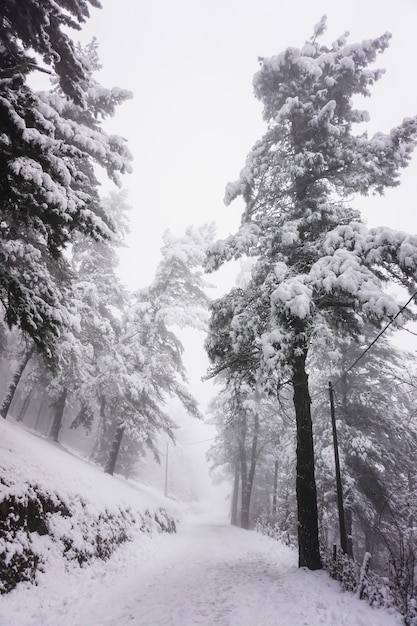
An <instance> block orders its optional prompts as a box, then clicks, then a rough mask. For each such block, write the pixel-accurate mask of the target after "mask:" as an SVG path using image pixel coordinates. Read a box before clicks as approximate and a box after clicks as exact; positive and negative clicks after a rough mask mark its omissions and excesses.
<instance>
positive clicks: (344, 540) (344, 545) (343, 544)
mask: <svg viewBox="0 0 417 626" xmlns="http://www.w3.org/2000/svg"><path fill="white" fill-rule="evenodd" d="M329 397H330V414H331V418H332V431H333V448H334V463H335V466H336V491H337V508H338V512H339V531H340V547H341V548H342V551H343V552H344V553H345V554H347V555H348V556H352V554H350V551H349V546H350V542H348V540H347V534H346V522H345V511H344V507H343V488H342V479H341V475H340V460H339V446H338V443H337V431H336V417H335V411H334V397H333V386H332V383H331V381H329Z"/></svg>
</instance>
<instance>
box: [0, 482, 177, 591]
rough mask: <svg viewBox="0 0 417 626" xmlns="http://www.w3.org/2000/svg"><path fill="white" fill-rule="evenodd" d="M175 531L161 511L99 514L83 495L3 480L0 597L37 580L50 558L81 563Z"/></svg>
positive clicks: (120, 510) (123, 509) (124, 509)
mask: <svg viewBox="0 0 417 626" xmlns="http://www.w3.org/2000/svg"><path fill="white" fill-rule="evenodd" d="M155 531H156V532H169V533H172V532H175V531H176V528H175V522H174V520H173V519H172V518H171V517H170V516H169V515H168V513H167V512H166V511H165V510H164V509H162V508H159V509H157V510H156V511H154V512H150V511H148V510H146V511H145V512H143V513H140V512H138V511H135V510H133V509H131V508H130V507H127V506H123V505H117V506H113V508H112V509H104V510H98V509H97V508H96V507H94V506H93V505H92V504H90V503H88V502H85V501H84V500H83V499H82V498H81V497H79V496H77V495H74V494H72V495H71V496H69V495H68V494H67V495H66V496H65V497H62V496H61V495H58V494H57V493H56V492H54V491H52V490H51V491H49V490H46V489H45V488H42V487H40V486H38V485H36V484H28V483H19V482H18V481H17V482H16V483H12V482H11V481H9V482H8V483H6V481H5V480H3V481H2V482H1V489H0V593H1V594H4V593H8V592H9V591H11V590H12V589H14V588H15V587H16V585H17V584H18V583H20V582H35V580H36V576H37V573H38V572H39V571H42V570H43V569H44V568H45V567H46V564H47V562H48V560H49V558H50V557H51V555H54V556H57V557H58V558H64V559H65V560H66V561H68V562H75V563H78V564H79V565H82V564H84V563H88V562H89V561H91V560H93V559H107V558H109V557H110V556H111V554H112V552H114V550H115V549H116V548H117V547H118V546H119V545H121V544H122V543H124V542H126V541H131V540H132V539H133V537H134V535H135V533H137V532H146V533H149V534H150V533H152V532H155Z"/></svg>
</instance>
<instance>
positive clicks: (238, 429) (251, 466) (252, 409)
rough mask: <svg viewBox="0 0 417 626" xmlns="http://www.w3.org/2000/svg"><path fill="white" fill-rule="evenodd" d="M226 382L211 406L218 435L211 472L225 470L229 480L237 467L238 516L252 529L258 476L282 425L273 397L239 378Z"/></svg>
mask: <svg viewBox="0 0 417 626" xmlns="http://www.w3.org/2000/svg"><path fill="white" fill-rule="evenodd" d="M223 383H224V384H223V385H222V387H221V389H220V390H219V393H218V394H217V396H216V398H214V399H213V401H212V402H211V403H210V407H209V412H210V413H211V418H210V423H212V424H215V425H216V426H217V434H216V440H215V443H214V444H213V445H212V446H211V448H210V450H209V452H208V454H207V457H208V459H209V461H210V464H211V469H212V471H218V470H219V469H220V468H223V470H225V471H226V472H227V473H228V474H229V477H230V476H234V475H235V472H236V464H237V467H238V474H239V477H240V485H241V488H240V499H239V501H240V515H238V516H237V517H238V518H239V521H240V526H241V527H242V528H249V527H250V523H251V521H253V517H251V499H252V492H253V486H254V482H255V477H256V473H257V471H258V467H259V465H260V463H261V461H262V459H263V457H264V456H265V454H266V452H267V451H268V450H269V449H274V448H275V447H276V445H277V443H278V441H279V431H280V428H281V424H280V422H279V420H277V416H276V410H275V409H276V406H275V403H274V402H273V401H272V400H271V398H268V396H266V395H265V394H263V395H262V396H261V395H260V394H259V393H257V391H256V390H255V391H254V390H253V389H252V388H251V387H250V386H249V385H248V384H247V383H244V382H239V381H238V380H236V379H235V384H233V382H231V381H230V380H227V379H226V381H224V380H223ZM236 383H237V384H236ZM236 521H237V520H236Z"/></svg>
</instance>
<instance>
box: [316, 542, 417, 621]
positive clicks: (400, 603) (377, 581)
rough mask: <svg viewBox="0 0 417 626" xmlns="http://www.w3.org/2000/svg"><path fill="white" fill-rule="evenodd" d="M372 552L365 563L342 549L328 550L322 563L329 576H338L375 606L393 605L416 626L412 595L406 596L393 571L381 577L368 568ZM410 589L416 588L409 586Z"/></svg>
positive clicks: (416, 618)
mask: <svg viewBox="0 0 417 626" xmlns="http://www.w3.org/2000/svg"><path fill="white" fill-rule="evenodd" d="M370 559H371V555H370V554H369V553H366V554H365V557H364V561H363V564H362V567H360V566H359V565H358V563H356V561H354V560H353V559H351V558H350V557H348V556H347V555H346V554H343V552H341V551H340V550H339V551H337V552H336V554H331V553H330V551H327V552H326V553H325V554H324V555H323V565H324V567H325V569H327V571H328V572H329V574H330V576H331V577H332V578H334V579H336V580H338V581H339V582H340V584H341V586H342V588H343V589H344V590H346V591H351V592H353V593H355V594H356V595H357V596H358V597H359V598H360V599H363V600H366V601H367V602H368V604H370V605H371V606H374V607H385V608H394V609H396V610H397V611H398V612H399V613H401V615H403V616H404V623H405V624H406V625H407V626H417V606H416V603H415V601H414V598H413V597H411V598H410V597H408V598H407V601H405V600H404V593H403V589H402V588H401V585H400V584H399V582H398V580H397V579H396V578H395V577H394V576H392V575H391V574H390V576H389V577H382V576H379V575H378V574H376V573H375V572H373V571H372V570H370V569H369V564H370ZM409 591H410V592H412V591H413V590H411V589H409Z"/></svg>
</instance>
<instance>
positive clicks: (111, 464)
mask: <svg viewBox="0 0 417 626" xmlns="http://www.w3.org/2000/svg"><path fill="white" fill-rule="evenodd" d="M124 432H125V427H124V426H123V424H119V425H118V427H117V430H116V435H115V437H114V439H113V443H112V444H111V448H110V455H109V459H108V461H107V464H106V467H105V468H104V471H105V472H106V474H110V475H111V476H113V474H114V470H115V468H116V462H117V457H118V456H119V450H120V446H121V444H122V439H123V435H124Z"/></svg>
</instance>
